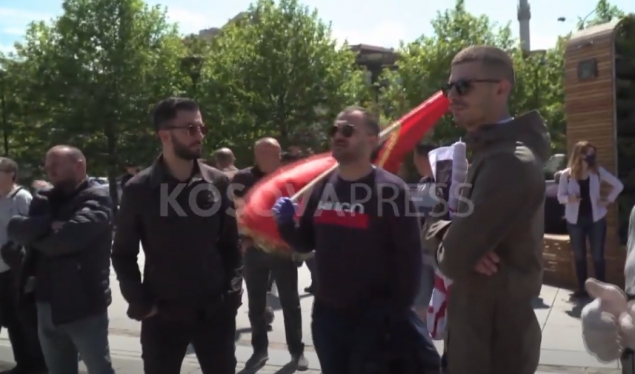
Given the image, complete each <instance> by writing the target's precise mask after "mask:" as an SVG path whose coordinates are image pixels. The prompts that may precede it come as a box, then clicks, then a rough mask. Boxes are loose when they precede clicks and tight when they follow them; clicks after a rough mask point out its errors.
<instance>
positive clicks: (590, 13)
mask: <svg viewBox="0 0 635 374" xmlns="http://www.w3.org/2000/svg"><path fill="white" fill-rule="evenodd" d="M596 11H597V8H595V9H593V10H592V11H590V12H589V14H587V15H586V16H585V17H584V18H582V19H580V21H579V22H578V27H579V29H580V30H582V29H584V23H585V22H586V20H587V19H589V17H591V16H592V15H593V14H595V12H596ZM566 21H567V17H563V16H560V17H558V22H566Z"/></svg>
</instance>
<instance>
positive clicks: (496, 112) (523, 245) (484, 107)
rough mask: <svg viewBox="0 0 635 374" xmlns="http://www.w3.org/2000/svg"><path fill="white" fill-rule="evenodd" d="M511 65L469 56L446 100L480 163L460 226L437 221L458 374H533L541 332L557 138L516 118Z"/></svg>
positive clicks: (457, 217) (452, 364)
mask: <svg viewBox="0 0 635 374" xmlns="http://www.w3.org/2000/svg"><path fill="white" fill-rule="evenodd" d="M513 85H514V71H513V66H512V62H511V59H510V58H509V56H508V55H507V54H506V53H505V52H504V51H502V50H500V49H498V48H494V47H480V46H477V47H470V48H467V49H465V50H463V51H462V52H460V53H459V54H458V55H457V56H456V57H455V58H454V60H453V62H452V71H451V77H450V81H449V83H448V85H447V86H446V90H445V92H446V94H447V95H448V98H449V99H450V102H451V107H450V110H451V111H452V114H453V115H454V120H455V122H456V123H457V124H458V125H460V126H462V127H465V128H466V129H467V132H468V135H467V138H466V143H467V145H468V150H469V151H471V154H472V159H473V162H472V164H471V166H470V170H469V172H468V177H467V185H466V186H464V187H462V188H459V189H457V188H456V186H453V187H452V189H453V190H454V191H457V190H458V191H459V193H460V194H461V197H460V202H459V209H458V211H457V212H456V213H455V214H454V218H453V219H452V221H451V222H450V221H444V220H436V221H435V220H434V219H433V220H432V222H430V224H429V226H428V230H427V233H426V239H427V243H428V245H429V248H432V250H433V251H435V252H436V253H434V255H435V256H436V259H437V262H438V266H439V268H440V270H441V271H442V272H443V274H444V275H446V276H447V277H449V278H450V279H452V281H453V282H454V283H453V285H452V291H451V294H450V301H449V306H448V325H449V329H450V334H451V336H452V337H451V339H450V340H449V347H448V348H449V371H450V372H451V373H452V374H534V372H535V371H536V368H537V366H538V361H539V358H540V341H541V331H540V326H539V324H538V321H537V319H536V316H535V314H534V311H533V308H532V300H533V299H534V298H535V297H537V296H538V295H539V293H540V287H541V284H542V238H543V234H544V223H543V222H544V221H543V214H544V213H543V212H544V201H545V182H544V177H543V172H542V166H543V163H544V162H545V161H546V160H547V158H548V156H549V146H550V143H549V136H548V133H547V129H546V127H545V125H544V123H543V121H542V119H541V118H540V115H539V114H538V113H537V112H530V113H527V114H525V115H523V116H520V117H516V118H512V117H511V116H510V115H509V112H508V109H507V98H508V97H509V94H510V91H511V90H512V88H513Z"/></svg>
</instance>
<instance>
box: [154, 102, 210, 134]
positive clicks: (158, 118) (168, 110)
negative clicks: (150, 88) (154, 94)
mask: <svg viewBox="0 0 635 374" xmlns="http://www.w3.org/2000/svg"><path fill="white" fill-rule="evenodd" d="M197 110H200V107H199V106H198V104H197V103H196V101H194V100H192V99H188V98H186V97H170V98H167V99H165V100H161V101H160V102H159V103H158V104H157V105H155V106H154V109H153V110H152V125H153V126H154V130H155V131H159V130H161V128H163V127H165V126H166V125H167V124H168V123H169V122H170V121H172V120H174V119H175V118H176V116H177V115H178V114H179V112H181V111H186V112H193V111H197Z"/></svg>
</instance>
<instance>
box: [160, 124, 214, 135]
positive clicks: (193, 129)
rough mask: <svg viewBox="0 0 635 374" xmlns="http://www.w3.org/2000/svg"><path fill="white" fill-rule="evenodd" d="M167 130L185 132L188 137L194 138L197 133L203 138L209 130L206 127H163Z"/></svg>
mask: <svg viewBox="0 0 635 374" xmlns="http://www.w3.org/2000/svg"><path fill="white" fill-rule="evenodd" d="M164 128H165V129H168V130H185V131H187V134H188V135H189V136H195V135H196V134H197V133H198V132H199V131H200V133H201V134H203V136H205V135H207V131H208V130H209V129H208V128H207V127H206V126H203V125H189V126H166V127H164Z"/></svg>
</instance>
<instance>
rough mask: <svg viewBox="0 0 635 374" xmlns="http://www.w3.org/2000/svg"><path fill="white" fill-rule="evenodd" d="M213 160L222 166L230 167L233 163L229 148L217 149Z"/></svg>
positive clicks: (232, 155) (232, 154)
mask: <svg viewBox="0 0 635 374" xmlns="http://www.w3.org/2000/svg"><path fill="white" fill-rule="evenodd" d="M214 160H216V162H218V163H221V164H223V165H230V164H232V163H233V162H234V161H235V159H234V153H233V152H232V150H231V149H229V148H221V149H218V150H216V152H214Z"/></svg>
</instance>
